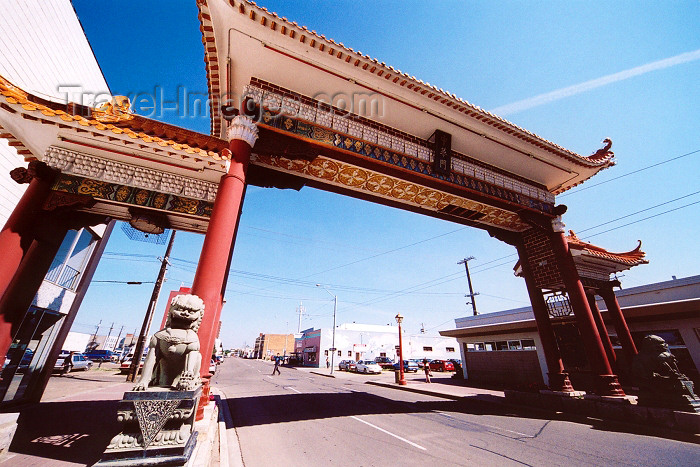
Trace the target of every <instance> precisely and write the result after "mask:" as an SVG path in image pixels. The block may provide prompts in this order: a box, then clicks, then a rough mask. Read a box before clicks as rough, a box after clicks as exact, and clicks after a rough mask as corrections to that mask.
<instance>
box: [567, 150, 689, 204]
mask: <svg viewBox="0 0 700 467" xmlns="http://www.w3.org/2000/svg"><path fill="white" fill-rule="evenodd" d="M699 152H700V149H696V150H695V151H690V152H687V153H685V154H681V155H680V156H676V157H672V158H670V159H666V160H663V161H661V162H657V163H656V164H652V165H648V166H646V167H642V168H641V169H637V170H633V171H632V172H627V173H626V174H622V175H618V176H617V177H613V178H609V179H607V180H604V181H602V182H598V183H593V184H590V185H588V186H584V187H581V188H579V189H577V190H573V191H570V192H568V193H562V194H561V195H559V197H560V198H563V197H564V196H568V195H573V194H576V193H580V192H582V191H585V190H588V189H590V188H593V187H596V186H600V185H604V184H606V183H609V182H612V181H614V180H619V179H621V178H624V177H628V176H630V175H634V174H636V173H639V172H643V171H645V170H648V169H651V168H654V167H658V166H660V165H664V164H668V163H669V162H673V161H676V160H678V159H682V158H684V157H688V156H691V155H693V154H697V153H699Z"/></svg>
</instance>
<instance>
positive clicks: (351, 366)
mask: <svg viewBox="0 0 700 467" xmlns="http://www.w3.org/2000/svg"><path fill="white" fill-rule="evenodd" d="M356 368H357V362H356V361H355V360H341V361H340V363H338V369H339V370H345V371H355V369H356Z"/></svg>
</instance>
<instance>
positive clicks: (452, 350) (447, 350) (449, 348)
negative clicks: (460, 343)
mask: <svg viewBox="0 0 700 467" xmlns="http://www.w3.org/2000/svg"><path fill="white" fill-rule="evenodd" d="M445 351H446V352H454V351H455V348H454V347H445Z"/></svg>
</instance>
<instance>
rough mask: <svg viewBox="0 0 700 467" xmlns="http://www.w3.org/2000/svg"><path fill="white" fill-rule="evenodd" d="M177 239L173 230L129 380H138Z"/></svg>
mask: <svg viewBox="0 0 700 467" xmlns="http://www.w3.org/2000/svg"><path fill="white" fill-rule="evenodd" d="M174 241H175V231H174V230H173V231H172V233H171V234H170V241H169V242H168V247H167V248H166V250H165V256H163V260H162V261H161V263H160V271H159V272H158V279H156V283H155V285H154V286H153V294H151V302H150V303H149V305H148V310H147V311H146V316H144V318H143V325H142V326H141V333H140V334H139V339H138V341H136V348H135V349H134V357H133V358H132V359H131V367H130V368H129V374H128V375H127V376H126V380H127V381H129V382H134V381H136V375H137V374H138V372H139V366H140V364H141V355H142V354H143V349H144V347H146V337H147V334H148V329H149V328H150V327H151V321H152V320H153V313H154V312H155V310H156V304H157V303H158V295H159V294H160V288H161V287H162V286H163V282H164V279H165V273H166V271H167V270H168V264H169V261H168V260H169V258H170V251H171V250H172V249H173V242H174Z"/></svg>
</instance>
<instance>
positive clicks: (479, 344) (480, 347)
mask: <svg viewBox="0 0 700 467" xmlns="http://www.w3.org/2000/svg"><path fill="white" fill-rule="evenodd" d="M474 350H486V347H485V346H484V343H483V342H477V343H476V344H474Z"/></svg>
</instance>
